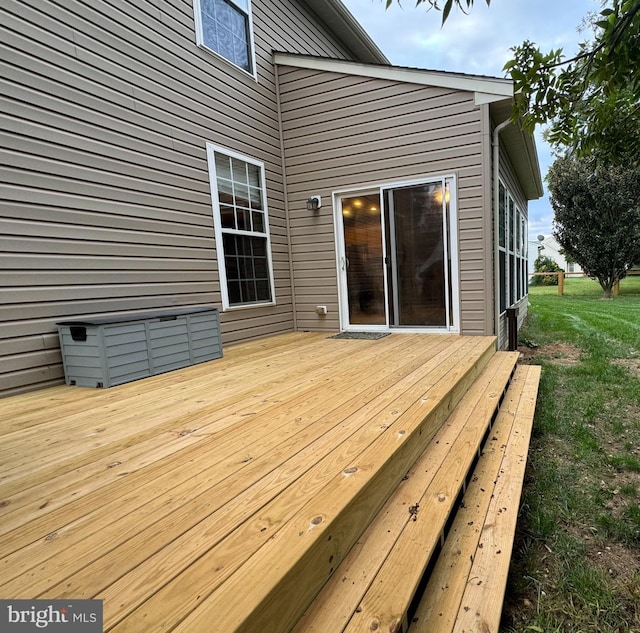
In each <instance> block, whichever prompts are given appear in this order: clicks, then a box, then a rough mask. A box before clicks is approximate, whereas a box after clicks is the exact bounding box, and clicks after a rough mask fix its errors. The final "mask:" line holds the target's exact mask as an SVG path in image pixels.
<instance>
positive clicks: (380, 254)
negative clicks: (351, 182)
mask: <svg viewBox="0 0 640 633" xmlns="http://www.w3.org/2000/svg"><path fill="white" fill-rule="evenodd" d="M342 226H343V231H344V245H345V262H344V269H345V271H346V281H347V293H348V310H349V324H350V325H383V326H384V325H386V324H387V315H386V303H385V284H384V251H383V243H382V219H381V215H380V195H379V194H378V193H371V194H366V195H359V196H352V197H345V198H342Z"/></svg>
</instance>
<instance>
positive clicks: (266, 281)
mask: <svg viewBox="0 0 640 633" xmlns="http://www.w3.org/2000/svg"><path fill="white" fill-rule="evenodd" d="M207 159H208V162H209V175H210V182H211V194H212V203H213V217H214V230H215V235H216V250H217V253H218V269H219V274H220V292H221V295H222V306H223V308H224V309H227V308H234V307H242V306H251V305H259V304H274V303H275V298H274V295H273V268H272V265H271V241H270V238H269V218H268V213H267V199H266V193H265V180H264V165H263V164H262V163H260V162H258V161H256V160H253V159H252V158H249V157H246V156H242V155H240V154H237V153H235V152H232V151H230V150H227V149H225V148H222V147H218V146H217V145H213V144H212V143H207Z"/></svg>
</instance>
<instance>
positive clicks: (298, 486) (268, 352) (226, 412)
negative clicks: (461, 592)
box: [0, 333, 494, 633]
mask: <svg viewBox="0 0 640 633" xmlns="http://www.w3.org/2000/svg"><path fill="white" fill-rule="evenodd" d="M224 352H225V357H224V358H223V359H220V360H217V361H212V362H210V363H204V364H202V365H198V366H195V367H191V368H188V369H185V370H180V371H177V372H172V373H168V374H163V375H161V376H156V377H153V378H149V379H146V380H143V381H137V382H134V383H129V384H127V385H122V386H120V387H114V388H112V389H108V390H92V389H85V388H79V387H56V388H52V389H47V390H44V391H40V392H35V393H31V394H25V395H21V396H15V397H12V398H9V399H6V400H3V401H0V436H1V448H0V535H1V538H0V596H1V597H3V598H14V599H17V598H38V597H41V598H100V599H103V600H104V627H105V631H112V632H114V633H124V632H132V633H138V632H139V633H142V632H155V631H176V632H186V631H189V632H190V633H199V632H202V633H205V632H206V633H212V632H217V631H219V632H220V633H231V632H233V631H261V632H262V631H286V630H290V629H291V628H292V627H293V626H294V625H295V623H296V622H297V621H298V620H299V618H300V616H301V615H302V613H303V612H304V609H305V608H306V607H307V606H308V605H309V604H310V602H311V600H312V599H313V598H314V597H315V595H316V594H317V593H318V591H319V590H320V589H321V588H322V586H323V585H324V583H325V582H326V580H327V579H328V578H329V577H330V576H331V575H332V573H333V571H334V570H335V568H336V567H337V565H338V564H339V563H340V561H341V560H343V559H344V558H345V556H346V555H347V553H348V552H349V550H350V549H351V547H352V546H353V545H354V543H355V542H356V541H357V539H358V538H359V537H360V535H361V533H362V531H363V529H364V528H365V527H366V526H367V525H368V524H369V523H370V522H371V520H372V519H373V517H374V516H375V515H376V513H377V512H378V511H379V510H380V508H381V507H383V505H384V504H385V503H386V502H387V500H388V499H389V497H390V496H391V493H392V492H393V490H394V489H395V488H396V487H397V485H398V483H399V482H400V481H401V480H402V479H403V477H404V475H405V474H406V473H407V471H408V470H409V468H410V467H411V466H412V465H413V464H414V463H415V462H416V460H417V459H418V458H419V457H420V455H421V454H422V453H423V451H424V449H425V447H426V446H427V445H428V444H429V442H430V440H431V439H432V437H433V436H434V434H435V433H436V432H437V431H438V429H439V428H440V427H441V426H442V424H443V422H444V421H445V420H446V419H447V416H448V415H449V414H450V413H451V411H452V410H453V408H454V407H455V406H456V404H457V403H458V401H459V400H460V398H461V397H462V396H463V395H464V393H466V392H467V390H468V389H469V387H470V386H471V384H472V383H473V381H474V380H475V379H476V377H477V376H478V375H479V373H480V372H481V371H482V369H483V368H484V367H485V366H486V365H487V363H488V362H489V360H490V359H491V358H492V356H493V355H494V339H493V338H492V337H469V338H466V337H460V336H453V335H452V336H427V335H412V334H405V335H399V334H392V335H390V336H387V337H385V338H382V339H380V340H376V341H370V340H335V339H329V338H327V335H326V334H317V333H313V334H310V333H296V334H290V335H284V336H279V337H274V338H271V339H265V340H261V341H256V342H252V343H247V344H243V345H239V346H235V347H230V348H225V350H224ZM274 587H277V588H278V590H279V591H280V594H281V595H282V596H285V598H280V599H279V600H274V599H273V598H272V592H273V588H274ZM367 630H368V629H367ZM329 633H333V632H329Z"/></svg>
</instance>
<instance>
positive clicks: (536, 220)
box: [343, 0, 600, 240]
mask: <svg viewBox="0 0 640 633" xmlns="http://www.w3.org/2000/svg"><path fill="white" fill-rule="evenodd" d="M343 2H344V4H346V6H347V7H348V9H349V11H351V13H352V14H353V15H354V16H355V18H356V19H357V20H358V22H360V24H361V25H362V27H363V28H364V29H365V31H367V33H368V34H369V36H370V37H371V38H372V39H373V41H374V42H375V43H376V44H377V45H378V47H379V48H380V49H381V50H382V52H383V53H384V54H385V55H386V56H387V58H388V59H389V61H390V62H391V63H392V64H394V65H397V66H409V67H413V68H426V69H429V70H448V71H453V72H462V73H470V74H477V75H489V76H493V77H504V76H505V74H504V72H503V70H502V68H503V66H504V64H505V62H507V61H508V60H509V59H510V58H511V53H510V48H511V47H512V46H516V45H518V44H521V43H522V42H523V41H524V40H531V41H533V42H535V43H536V44H537V45H538V46H540V48H541V49H542V51H543V52H545V53H546V52H548V51H550V50H551V49H557V48H562V49H563V50H564V52H565V53H566V54H567V56H572V55H573V54H574V53H575V52H576V51H577V48H578V43H579V42H580V41H583V40H585V39H589V37H588V35H589V34H588V32H579V30H578V29H579V27H580V25H581V23H582V22H583V19H584V17H585V16H586V15H587V14H588V13H589V12H593V11H599V9H600V1H599V0H491V5H490V6H489V7H487V5H486V2H485V0H475V3H474V6H473V8H472V9H471V11H470V12H469V14H468V15H464V14H463V13H461V12H460V11H459V10H457V9H455V8H454V9H453V10H452V11H451V15H450V16H449V19H448V20H447V22H446V23H445V25H444V26H442V27H441V23H442V14H441V13H439V12H437V11H429V10H427V7H426V6H425V5H420V6H418V7H416V4H415V0H404V1H403V2H401V4H398V3H397V0H394V4H392V5H391V6H390V7H389V8H388V9H385V4H386V3H385V0H343ZM425 4H426V5H427V6H428V3H425ZM536 146H537V149H538V160H539V161H540V170H541V173H542V177H543V179H544V176H545V174H546V172H547V169H548V167H549V165H551V163H552V162H553V157H552V155H551V151H550V148H549V147H548V146H547V145H546V143H545V142H544V141H543V139H542V136H541V130H540V129H537V130H536ZM552 220H553V210H552V209H551V205H550V204H549V199H548V197H547V193H546V186H545V195H544V197H543V198H541V199H540V200H533V201H531V202H529V239H530V240H535V239H536V236H537V235H540V234H542V235H545V236H548V235H549V234H550V233H551V222H552Z"/></svg>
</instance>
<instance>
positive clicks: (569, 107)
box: [505, 0, 640, 163]
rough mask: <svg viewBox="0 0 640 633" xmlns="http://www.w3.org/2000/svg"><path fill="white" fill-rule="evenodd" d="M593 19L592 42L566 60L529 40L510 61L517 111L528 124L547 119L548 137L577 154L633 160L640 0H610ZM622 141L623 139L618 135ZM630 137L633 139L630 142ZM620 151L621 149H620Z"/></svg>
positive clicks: (639, 117) (639, 105)
mask: <svg viewBox="0 0 640 633" xmlns="http://www.w3.org/2000/svg"><path fill="white" fill-rule="evenodd" d="M607 4H610V6H606V7H605V8H603V9H602V11H601V12H600V13H598V14H594V15H592V16H590V19H589V20H588V21H589V23H590V26H591V29H592V31H593V36H594V37H593V40H592V41H589V42H584V43H582V44H581V45H580V50H579V52H578V54H577V55H575V56H574V57H572V58H569V59H566V58H565V56H564V53H563V50H562V49H558V50H555V51H554V50H552V51H550V52H549V53H546V54H543V53H542V52H541V51H540V49H539V48H538V47H536V45H535V44H533V43H532V42H529V41H526V42H524V43H523V44H521V45H520V46H517V47H515V48H514V49H513V52H514V57H513V59H512V60H511V61H510V62H508V63H507V64H506V65H505V70H507V71H508V72H509V74H510V76H511V78H512V79H513V81H514V84H515V89H516V91H517V92H518V93H519V98H518V100H517V102H516V108H515V113H514V117H515V118H521V119H522V121H523V122H524V124H525V126H526V127H529V128H530V129H533V126H534V125H535V124H536V123H550V128H549V130H548V131H547V140H548V141H549V142H550V143H551V144H552V145H555V146H566V147H567V148H568V149H569V151H571V152H573V153H574V154H576V155H580V156H586V155H589V154H591V153H593V151H594V149H597V152H596V154H597V155H598V156H599V157H600V158H601V159H604V160H606V161H607V162H618V163H624V162H627V161H628V160H629V159H630V158H633V160H636V159H635V157H636V155H637V151H638V149H639V147H640V145H639V143H638V134H637V133H636V134H633V135H632V137H630V138H629V137H628V135H627V132H628V131H629V130H631V131H633V130H636V129H638V123H640V78H639V77H638V73H637V72H636V69H637V68H638V65H639V64H640V40H639V37H640V2H639V1H638V0H610V2H609V3H607ZM621 140H622V141H623V143H622V144H620V141H621ZM628 141H631V142H628ZM621 149H622V150H623V151H621Z"/></svg>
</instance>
